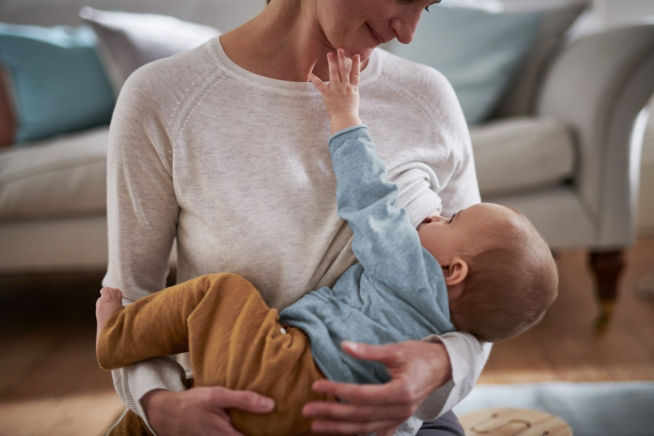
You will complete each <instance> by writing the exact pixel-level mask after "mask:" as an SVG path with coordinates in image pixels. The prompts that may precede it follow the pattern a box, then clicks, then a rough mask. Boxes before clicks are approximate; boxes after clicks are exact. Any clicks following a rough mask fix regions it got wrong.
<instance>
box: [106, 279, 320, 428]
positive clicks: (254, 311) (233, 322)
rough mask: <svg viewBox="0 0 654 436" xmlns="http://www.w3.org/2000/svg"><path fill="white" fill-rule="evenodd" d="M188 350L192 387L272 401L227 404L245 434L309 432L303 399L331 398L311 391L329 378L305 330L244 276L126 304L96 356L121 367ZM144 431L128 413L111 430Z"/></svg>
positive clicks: (166, 291)
mask: <svg viewBox="0 0 654 436" xmlns="http://www.w3.org/2000/svg"><path fill="white" fill-rule="evenodd" d="M185 351H188V352H189V355H190V362H191V368H192V371H193V385H194V386H223V387H225V388H228V389H233V390H252V391H255V392H258V393H260V394H263V395H266V396H269V397H271V398H273V399H274V400H275V410H274V411H273V412H272V413H270V414H266V415H258V414H251V413H246V412H242V411H239V410H236V409H229V410H228V413H229V415H230V418H231V420H232V424H233V425H234V427H235V428H236V429H238V430H239V431H241V432H243V433H245V434H248V435H292V434H302V433H308V432H310V421H309V420H308V419H306V418H304V417H303V416H302V407H303V405H304V404H305V403H307V402H309V401H325V400H329V401H333V398H331V397H327V396H325V395H319V394H316V393H314V392H313V391H312V390H311V385H312V383H313V382H314V381H316V380H319V379H322V378H324V376H323V374H322V373H321V372H320V370H319V369H318V368H317V367H316V365H315V363H314V361H313V359H312V356H311V349H310V346H309V340H308V338H307V336H306V335H305V334H304V332H302V331H301V330H299V329H297V328H294V327H289V326H282V325H281V324H280V322H279V316H278V311H277V310H276V309H271V308H269V307H268V306H267V305H266V303H265V302H264V301H263V299H262V298H261V295H260V293H259V292H258V291H257V289H256V288H255V287H254V286H253V285H252V284H251V283H250V282H249V281H247V280H246V279H244V278H243V277H241V276H238V275H235V274H213V275H206V276H202V277H198V278H196V279H192V280H189V281H187V282H184V283H181V284H179V285H176V286H172V287H170V288H167V289H164V290H163V291H161V292H157V293H155V294H153V295H151V296H149V297H146V298H143V299H141V300H138V301H136V302H135V303H132V304H130V305H128V306H127V307H125V308H124V309H123V310H121V311H120V312H119V313H117V314H116V315H114V316H113V317H112V318H110V319H109V321H108V322H107V325H106V326H105V328H104V330H103V332H102V334H101V335H100V338H99V341H98V347H97V357H98V362H99V363H100V366H101V367H103V368H105V369H116V368H120V367H123V366H127V365H129V364H132V363H135V362H138V361H140V360H145V359H147V358H151V357H155V356H166V355H169V354H176V353H181V352H185ZM143 433H147V432H146V429H145V428H144V426H143V423H142V422H141V421H140V420H139V419H138V417H136V415H134V414H131V413H129V414H127V415H126V416H125V418H124V419H123V420H122V421H121V424H119V425H118V427H117V428H116V429H115V431H114V432H113V433H112V434H143Z"/></svg>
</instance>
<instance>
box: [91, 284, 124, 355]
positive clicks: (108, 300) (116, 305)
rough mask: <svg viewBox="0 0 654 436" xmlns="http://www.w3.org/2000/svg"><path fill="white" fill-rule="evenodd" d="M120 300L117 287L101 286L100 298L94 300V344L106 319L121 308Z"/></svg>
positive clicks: (121, 295)
mask: <svg viewBox="0 0 654 436" xmlns="http://www.w3.org/2000/svg"><path fill="white" fill-rule="evenodd" d="M122 300H123V294H122V293H121V292H120V290H119V289H116V288H102V289H101V290H100V298H98V301H96V302H95V319H96V321H97V324H98V327H97V331H96V335H95V341H96V346H97V342H98V339H99V338H100V332H102V329H103V328H104V326H105V324H106V323H107V320H108V319H109V318H111V316H112V315H113V314H114V313H116V312H120V310H121V309H122V308H123V303H122Z"/></svg>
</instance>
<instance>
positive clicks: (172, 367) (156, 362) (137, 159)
mask: <svg viewBox="0 0 654 436" xmlns="http://www.w3.org/2000/svg"><path fill="white" fill-rule="evenodd" d="M154 79H156V77H154V76H153V73H152V71H151V70H150V69H148V67H146V68H145V69H142V70H139V71H138V72H137V73H135V74H134V75H133V76H132V77H131V78H130V79H129V80H128V81H127V83H126V84H125V86H124V87H123V89H122V91H121V96H120V98H119V100H118V103H117V106H116V109H115V112H114V116H113V119H112V125H111V129H110V143H109V149H108V156H107V172H108V177H107V184H108V186H107V210H108V213H107V215H108V227H109V265H108V270H107V274H106V276H105V278H104V280H103V284H104V286H111V287H117V288H120V289H122V290H124V296H125V299H126V301H125V302H127V303H129V302H131V301H134V300H136V299H138V298H140V297H144V296H146V295H149V294H150V293H152V292H156V291H158V290H160V289H162V288H163V287H164V285H165V279H166V275H167V274H168V269H169V257H170V251H171V247H172V244H173V240H174V238H175V234H176V227H177V218H178V214H179V207H178V203H177V200H176V197H175V191H174V187H173V177H172V145H171V143H170V142H169V133H168V132H167V131H166V130H165V129H166V128H168V127H169V126H170V125H172V124H173V123H172V122H171V120H169V119H167V118H166V114H167V112H166V110H165V109H161V107H162V106H163V107H165V105H162V104H157V102H156V101H153V100H154V97H153V96H159V98H161V97H160V96H161V95H162V94H163V91H162V90H161V89H159V87H157V84H158V82H157V81H156V80H154ZM168 103H171V102H170V101H168ZM170 106H171V107H174V105H172V104H171V105H170ZM112 376H113V378H114V386H115V388H116V391H117V393H118V395H119V396H120V398H121V399H122V400H123V402H124V403H125V404H126V405H127V406H128V407H129V408H130V409H131V410H132V411H134V412H135V413H137V414H138V415H139V416H140V417H141V418H142V419H143V420H144V421H145V422H146V424H147V425H148V426H149V427H150V430H152V431H154V432H156V433H158V434H160V435H163V434H188V435H192V434H199V435H201V434H207V433H216V434H237V433H236V432H235V431H234V430H233V428H232V427H231V425H230V424H229V419H228V418H227V417H226V414H225V412H224V409H226V408H240V409H244V410H248V411H250V412H253V413H265V412H269V411H270V410H272V405H271V404H270V403H271V402H270V401H269V400H266V399H265V398H264V397H262V396H260V395H257V394H255V393H253V392H241V391H239V392H236V391H228V390H226V389H222V388H219V387H215V388H201V389H200V388H194V389H189V390H186V384H185V381H186V380H185V372H184V370H183V368H182V367H181V366H180V365H179V364H178V363H177V362H176V361H175V360H173V359H172V358H168V357H160V358H156V359H150V360H148V361H145V362H141V363H138V364H135V365H130V366H128V367H126V368H121V369H119V370H115V371H113V372H112Z"/></svg>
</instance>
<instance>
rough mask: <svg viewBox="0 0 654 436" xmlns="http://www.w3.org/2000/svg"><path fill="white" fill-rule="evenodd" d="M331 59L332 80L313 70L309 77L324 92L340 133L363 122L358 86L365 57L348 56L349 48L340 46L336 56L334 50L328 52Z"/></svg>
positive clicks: (328, 58) (328, 60)
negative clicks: (318, 74)
mask: <svg viewBox="0 0 654 436" xmlns="http://www.w3.org/2000/svg"><path fill="white" fill-rule="evenodd" d="M336 58H338V60H337V59H336ZM327 62H328V63H329V83H324V82H323V81H322V80H320V78H319V77H318V76H316V75H315V74H313V73H309V80H310V81H311V83H313V84H314V85H316V88H318V91H320V94H321V95H322V100H323V102H324V103H325V107H326V108H327V114H328V115H329V120H330V126H331V131H332V133H336V132H338V131H340V130H343V129H345V128H347V127H352V126H357V125H359V124H361V119H360V118H359V88H358V86H359V73H360V69H361V57H360V56H359V55H358V54H355V55H354V56H353V57H352V59H350V58H348V57H346V56H345V51H344V50H343V49H342V48H339V49H338V50H337V55H336V56H334V53H331V52H330V53H327Z"/></svg>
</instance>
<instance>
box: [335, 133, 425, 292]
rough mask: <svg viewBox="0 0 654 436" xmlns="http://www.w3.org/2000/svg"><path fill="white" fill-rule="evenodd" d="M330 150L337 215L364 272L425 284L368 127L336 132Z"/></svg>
mask: <svg viewBox="0 0 654 436" xmlns="http://www.w3.org/2000/svg"><path fill="white" fill-rule="evenodd" d="M329 149H330V152H331V155H332V160H333V165H334V174H335V176H336V181H337V187H336V197H337V200H338V214H339V215H340V216H341V217H342V218H343V219H345V220H346V221H347V222H348V224H349V226H350V228H351V229H352V232H353V233H354V241H353V243H352V251H353V252H354V255H355V256H356V257H357V260H358V261H359V263H360V264H361V265H362V267H363V269H364V274H365V275H366V276H367V277H368V278H369V279H372V280H376V281H380V282H383V283H385V284H386V285H387V286H388V287H389V288H391V289H401V290H403V291H407V290H408V289H407V288H409V287H411V288H417V289H426V288H429V287H430V284H429V277H430V276H429V275H428V274H426V269H427V267H426V266H425V258H424V257H425V254H424V250H423V248H422V245H421V244H420V239H419V237H418V234H417V232H416V230H415V228H414V227H413V225H412V224H411V219H410V217H409V214H408V213H407V211H406V210H405V209H403V208H401V207H399V206H397V204H396V203H397V196H398V188H397V185H395V184H394V183H390V182H387V181H386V180H385V179H386V167H385V166H384V163H383V162H382V161H381V159H380V158H379V157H378V155H377V153H376V151H375V145H374V143H373V141H372V139H371V138H370V136H369V135H368V129H367V128H366V127H364V126H358V127H353V128H348V129H345V130H343V131H341V132H338V133H336V134H335V135H333V136H332V137H331V139H330V141H329ZM433 266H434V267H437V264H436V263H434V265H433ZM409 278H410V279H409Z"/></svg>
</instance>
